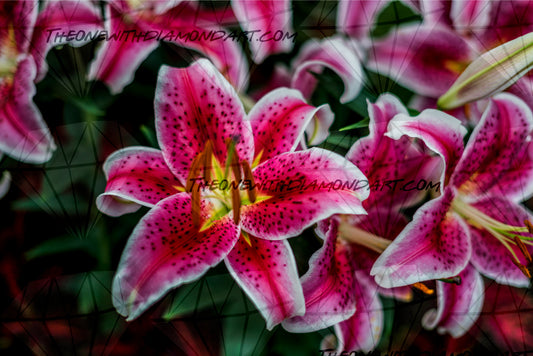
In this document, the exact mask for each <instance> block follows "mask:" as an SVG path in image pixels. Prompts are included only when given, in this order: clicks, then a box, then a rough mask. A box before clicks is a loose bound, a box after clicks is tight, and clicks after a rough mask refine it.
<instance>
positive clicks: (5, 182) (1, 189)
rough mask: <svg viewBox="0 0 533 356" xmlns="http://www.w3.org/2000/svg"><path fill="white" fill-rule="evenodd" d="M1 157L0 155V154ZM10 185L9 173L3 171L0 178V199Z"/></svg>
mask: <svg viewBox="0 0 533 356" xmlns="http://www.w3.org/2000/svg"><path fill="white" fill-rule="evenodd" d="M0 158H1V155H0ZM10 185H11V174H9V172H8V171H4V173H2V177H1V178H0V199H2V198H3V197H4V196H5V195H6V194H7V192H8V191H9V186H10Z"/></svg>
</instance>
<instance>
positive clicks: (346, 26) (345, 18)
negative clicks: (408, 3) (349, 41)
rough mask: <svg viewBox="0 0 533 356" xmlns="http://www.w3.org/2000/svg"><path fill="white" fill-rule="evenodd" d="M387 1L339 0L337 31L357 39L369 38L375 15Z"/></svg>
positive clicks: (388, 0)
mask: <svg viewBox="0 0 533 356" xmlns="http://www.w3.org/2000/svg"><path fill="white" fill-rule="evenodd" d="M389 2H390V0H366V1H351V0H348V1H347V0H342V1H339V5H338V8H337V31H338V32H341V33H345V34H347V35H349V36H351V37H355V38H357V39H359V40H365V39H367V38H369V37H370V30H371V29H372V26H373V25H374V23H375V20H376V19H377V15H378V14H379V12H380V11H381V10H382V9H383V8H385V7H386V6H387V5H388V4H389Z"/></svg>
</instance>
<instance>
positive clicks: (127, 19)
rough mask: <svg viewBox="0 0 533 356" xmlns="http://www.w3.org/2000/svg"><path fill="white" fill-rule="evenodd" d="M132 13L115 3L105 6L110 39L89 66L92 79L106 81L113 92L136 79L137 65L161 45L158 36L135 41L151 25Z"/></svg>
mask: <svg viewBox="0 0 533 356" xmlns="http://www.w3.org/2000/svg"><path fill="white" fill-rule="evenodd" d="M130 15H131V14H129V13H127V12H126V13H124V12H122V11H121V10H120V9H118V8H117V7H115V6H114V5H112V4H106V5H105V16H106V21H105V29H106V30H107V31H108V33H109V39H107V40H105V41H103V42H102V44H101V47H99V48H98V50H97V52H96V57H95V59H94V60H93V61H92V63H91V65H90V68H89V74H88V78H89V80H95V79H97V80H100V81H102V82H104V83H105V84H107V86H109V89H110V91H111V93H112V94H118V93H120V92H121V91H122V90H123V89H124V87H125V86H126V85H128V84H129V83H131V82H132V81H133V77H134V75H135V71H136V70H137V68H138V67H139V66H140V65H141V63H142V62H143V61H144V60H145V59H146V57H148V55H149V54H150V53H151V52H152V51H153V50H154V49H155V48H156V47H157V45H158V42H157V41H156V40H155V39H151V40H150V39H148V40H145V39H144V37H143V38H142V40H140V41H136V40H133V34H139V33H140V32H142V31H145V28H149V27H150V26H149V24H147V23H145V21H144V20H141V19H137V18H135V17H132V16H130ZM125 31H126V32H125ZM128 31H133V32H128ZM111 36H114V37H111Z"/></svg>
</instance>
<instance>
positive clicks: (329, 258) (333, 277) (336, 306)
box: [282, 219, 356, 332]
mask: <svg viewBox="0 0 533 356" xmlns="http://www.w3.org/2000/svg"><path fill="white" fill-rule="evenodd" d="M317 232H318V233H320V232H319V231H317ZM322 238H324V245H323V246H322V247H321V248H320V249H319V250H318V251H316V252H315V253H314V254H313V255H312V256H311V258H310V259H309V270H308V271H307V273H306V274H305V275H303V276H302V279H301V281H302V288H303V292H304V296H305V314H304V315H303V316H297V317H294V318H290V319H287V320H285V321H284V322H283V323H282V325H283V327H284V328H285V329H286V330H287V331H290V332H311V331H316V330H320V329H324V328H327V327H329V326H331V325H334V324H337V323H339V322H341V321H343V320H346V319H348V318H349V317H351V316H352V315H353V314H354V312H355V310H356V305H355V294H354V292H355V285H354V271H353V266H352V262H351V261H352V259H353V256H352V255H351V253H350V248H349V246H348V245H346V244H345V243H343V242H342V241H340V240H337V222H336V221H334V220H333V219H332V220H331V226H330V227H329V230H328V232H327V234H326V235H325V236H322Z"/></svg>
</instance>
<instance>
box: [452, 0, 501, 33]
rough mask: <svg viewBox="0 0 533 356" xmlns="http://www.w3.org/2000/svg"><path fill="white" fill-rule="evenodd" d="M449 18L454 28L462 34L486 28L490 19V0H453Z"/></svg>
mask: <svg viewBox="0 0 533 356" xmlns="http://www.w3.org/2000/svg"><path fill="white" fill-rule="evenodd" d="M451 4H452V6H451V10H450V18H451V19H452V21H453V26H454V28H455V30H456V31H457V32H459V33H461V34H463V35H468V34H470V33H471V32H472V31H480V29H486V28H487V25H488V23H489V21H490V11H491V8H492V2H491V1H484V0H453V1H452V2H451Z"/></svg>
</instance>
